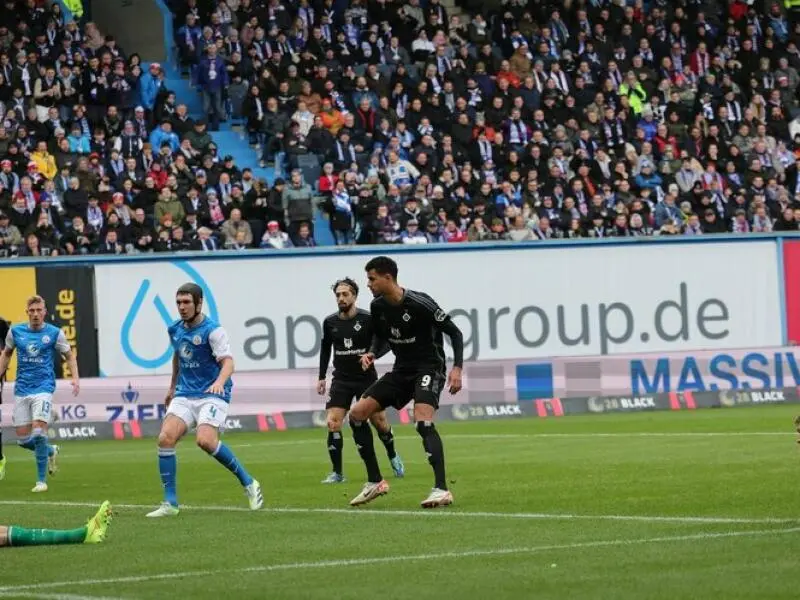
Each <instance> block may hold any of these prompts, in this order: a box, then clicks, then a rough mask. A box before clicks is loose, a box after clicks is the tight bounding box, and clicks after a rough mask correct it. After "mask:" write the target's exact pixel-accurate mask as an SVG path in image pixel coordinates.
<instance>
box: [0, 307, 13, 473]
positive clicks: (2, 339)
mask: <svg viewBox="0 0 800 600" xmlns="http://www.w3.org/2000/svg"><path fill="white" fill-rule="evenodd" d="M10 327H11V323H9V322H8V321H6V320H5V319H4V318H3V317H0V352H2V351H3V349H4V348H5V347H6V336H7V335H8V330H9V328H10ZM5 381H6V375H5V373H3V374H2V375H0V405H2V404H3V385H4V384H5ZM2 420H3V409H2V408H1V407H0V421H2ZM5 476H6V457H5V455H4V454H3V430H2V429H0V481H2V480H3V479H4V478H5Z"/></svg>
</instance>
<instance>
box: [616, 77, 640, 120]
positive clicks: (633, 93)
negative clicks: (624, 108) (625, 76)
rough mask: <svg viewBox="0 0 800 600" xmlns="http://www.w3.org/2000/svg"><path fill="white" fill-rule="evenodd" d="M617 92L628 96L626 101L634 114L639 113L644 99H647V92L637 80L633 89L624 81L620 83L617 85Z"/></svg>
mask: <svg viewBox="0 0 800 600" xmlns="http://www.w3.org/2000/svg"><path fill="white" fill-rule="evenodd" d="M617 92H618V93H619V95H620V96H627V97H628V102H629V103H630V105H631V110H632V111H633V114H634V115H637V116H638V115H640V114H641V112H642V107H643V106H644V101H645V100H647V92H646V91H645V89H644V88H643V87H642V84H641V83H640V82H638V81H637V82H636V85H635V86H634V88H633V89H631V88H630V86H629V85H628V84H627V83H626V82H623V83H622V85H620V86H619V90H617Z"/></svg>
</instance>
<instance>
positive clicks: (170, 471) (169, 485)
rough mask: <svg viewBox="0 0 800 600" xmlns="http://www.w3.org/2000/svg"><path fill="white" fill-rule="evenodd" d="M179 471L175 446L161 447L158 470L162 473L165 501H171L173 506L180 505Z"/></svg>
mask: <svg viewBox="0 0 800 600" xmlns="http://www.w3.org/2000/svg"><path fill="white" fill-rule="evenodd" d="M177 471H178V459H177V457H176V456H175V448H159V449H158V472H159V473H160V475H161V485H162V486H163V487H164V502H169V503H170V504H171V505H172V506H178V486H177V484H176V474H177Z"/></svg>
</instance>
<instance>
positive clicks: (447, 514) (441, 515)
mask: <svg viewBox="0 0 800 600" xmlns="http://www.w3.org/2000/svg"><path fill="white" fill-rule="evenodd" d="M0 506H55V507H72V508H96V507H97V506H98V503H97V502H55V501H36V500H0ZM154 506H155V504H153V505H150V504H113V508H114V509H122V510H139V511H143V512H144V511H150V510H152V509H153V508H154ZM181 509H182V510H185V511H198V512H236V513H238V512H242V513H249V512H253V511H251V510H250V509H249V508H246V507H244V506H208V505H204V506H187V505H182V506H181ZM258 512H262V513H271V514H301V515H302V514H328V515H350V516H354V517H359V518H363V516H364V515H368V516H372V517H392V518H394V517H414V518H420V519H448V518H451V519H458V518H461V519H518V520H540V521H638V522H645V523H707V524H750V525H767V524H776V525H780V524H784V525H785V524H788V523H797V522H798V521H800V518H795V519H789V518H776V517H753V518H748V517H721V516H672V515H653V516H650V515H579V514H571V513H529V512H482V511H481V512H474V511H459V510H453V509H447V510H441V511H428V510H421V509H420V510H393V509H389V510H375V509H365V508H313V507H309V508H306V507H266V508H263V509H261V510H260V511H258Z"/></svg>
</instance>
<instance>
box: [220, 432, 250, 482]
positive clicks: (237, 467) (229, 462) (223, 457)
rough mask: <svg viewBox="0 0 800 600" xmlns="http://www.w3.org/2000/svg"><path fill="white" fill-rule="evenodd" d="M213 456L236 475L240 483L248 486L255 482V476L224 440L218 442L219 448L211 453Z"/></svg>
mask: <svg viewBox="0 0 800 600" xmlns="http://www.w3.org/2000/svg"><path fill="white" fill-rule="evenodd" d="M211 456H213V457H214V458H216V459H217V462H218V463H219V464H221V465H222V466H223V467H225V468H226V469H228V471H230V472H231V473H233V474H234V475H236V478H237V479H238V480H239V483H241V484H242V485H243V486H245V487H247V486H248V485H250V484H251V483H253V478H252V477H250V474H249V473H248V472H247V471H245V470H244V467H243V466H242V465H241V463H240V462H239V459H238V458H236V455H234V453H233V452H232V451H231V449H230V448H228V447H227V446H226V445H225V444H223V443H222V442H220V443H219V444H217V449H216V450H214V452H212V453H211Z"/></svg>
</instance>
